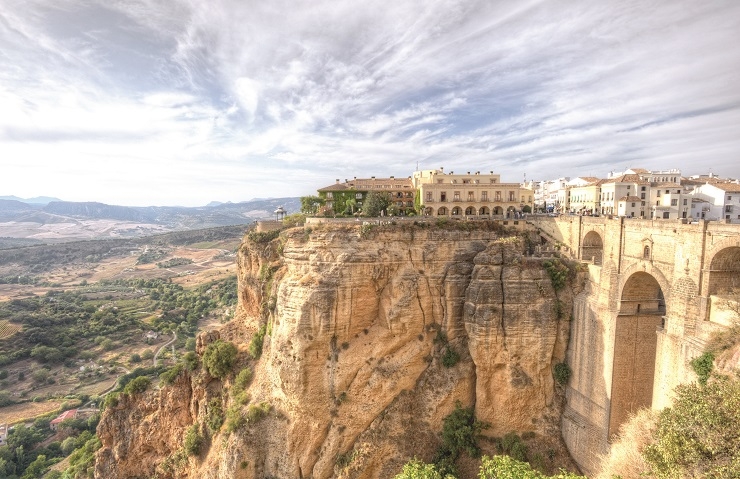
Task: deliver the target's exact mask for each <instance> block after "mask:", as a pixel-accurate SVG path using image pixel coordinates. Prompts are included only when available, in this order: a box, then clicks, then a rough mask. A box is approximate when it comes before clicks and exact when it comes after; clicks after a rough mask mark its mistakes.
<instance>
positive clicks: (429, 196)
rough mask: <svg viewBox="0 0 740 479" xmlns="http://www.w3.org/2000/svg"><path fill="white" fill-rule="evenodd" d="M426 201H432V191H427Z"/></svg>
mask: <svg viewBox="0 0 740 479" xmlns="http://www.w3.org/2000/svg"><path fill="white" fill-rule="evenodd" d="M427 201H432V192H431V191H427Z"/></svg>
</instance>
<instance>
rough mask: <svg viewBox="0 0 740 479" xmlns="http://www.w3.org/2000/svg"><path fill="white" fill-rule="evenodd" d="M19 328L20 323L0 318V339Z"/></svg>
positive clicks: (12, 333)
mask: <svg viewBox="0 0 740 479" xmlns="http://www.w3.org/2000/svg"><path fill="white" fill-rule="evenodd" d="M20 330H21V325H20V324H13V323H11V322H9V321H8V320H7V319H3V320H0V339H5V338H9V337H11V336H12V335H14V334H15V333H17V332H18V331H20Z"/></svg>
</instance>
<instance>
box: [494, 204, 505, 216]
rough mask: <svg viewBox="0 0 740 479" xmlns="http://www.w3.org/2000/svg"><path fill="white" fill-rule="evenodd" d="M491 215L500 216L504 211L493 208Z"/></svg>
mask: <svg viewBox="0 0 740 479" xmlns="http://www.w3.org/2000/svg"><path fill="white" fill-rule="evenodd" d="M493 214H494V215H502V214H504V209H503V208H502V207H500V206H496V207H494V208H493Z"/></svg>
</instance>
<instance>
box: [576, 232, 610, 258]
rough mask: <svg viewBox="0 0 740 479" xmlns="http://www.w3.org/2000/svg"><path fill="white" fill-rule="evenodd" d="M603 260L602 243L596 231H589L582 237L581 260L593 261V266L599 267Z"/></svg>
mask: <svg viewBox="0 0 740 479" xmlns="http://www.w3.org/2000/svg"><path fill="white" fill-rule="evenodd" d="M603 258H604V241H603V240H602V239H601V235H600V234H599V233H597V232H596V231H589V232H588V233H586V236H584V237H583V244H582V245H581V259H582V260H585V261H591V260H593V262H594V264H596V265H601V263H602V261H603Z"/></svg>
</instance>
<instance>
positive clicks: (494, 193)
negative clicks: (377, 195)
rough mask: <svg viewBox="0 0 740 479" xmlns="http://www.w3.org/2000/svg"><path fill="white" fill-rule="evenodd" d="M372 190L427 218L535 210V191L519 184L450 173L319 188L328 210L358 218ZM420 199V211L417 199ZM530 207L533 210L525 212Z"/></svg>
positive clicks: (404, 211) (400, 208) (498, 177)
mask: <svg viewBox="0 0 740 479" xmlns="http://www.w3.org/2000/svg"><path fill="white" fill-rule="evenodd" d="M371 191H376V192H387V193H388V194H389V195H390V197H391V201H392V202H393V206H394V210H395V212H396V213H397V214H400V215H408V214H411V213H413V214H422V215H424V216H443V217H450V218H487V217H488V218H490V217H492V216H499V217H504V216H510V217H513V216H514V215H515V214H518V213H521V212H523V211H532V208H533V206H534V192H533V191H532V190H531V189H529V188H525V187H523V186H522V185H520V184H519V183H502V182H501V175H496V174H493V172H491V173H490V174H481V173H480V172H475V173H472V174H471V173H470V172H467V173H466V174H455V173H454V172H449V173H445V172H444V168H440V169H439V170H423V171H415V172H414V174H413V176H411V177H409V178H403V179H401V178H395V177H393V176H391V177H390V178H376V177H374V176H373V177H371V178H368V179H363V178H356V177H355V178H354V179H352V180H344V182H341V181H340V180H336V182H335V183H334V184H333V185H330V186H327V187H324V188H321V189H319V190H318V194H319V197H320V198H323V199H324V201H325V204H324V207H325V210H327V211H330V212H332V213H334V214H354V213H356V212H357V211H358V210H361V209H362V205H363V204H364V202H365V199H366V197H367V195H368V194H369V193H370V192H371ZM417 198H418V204H419V211H418V212H417V211H416V208H415V204H414V203H415V200H416V199H417ZM526 207H528V208H526Z"/></svg>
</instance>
